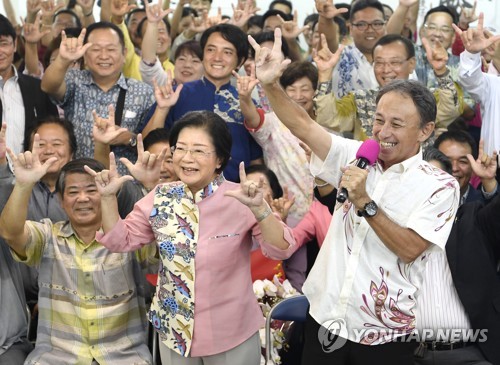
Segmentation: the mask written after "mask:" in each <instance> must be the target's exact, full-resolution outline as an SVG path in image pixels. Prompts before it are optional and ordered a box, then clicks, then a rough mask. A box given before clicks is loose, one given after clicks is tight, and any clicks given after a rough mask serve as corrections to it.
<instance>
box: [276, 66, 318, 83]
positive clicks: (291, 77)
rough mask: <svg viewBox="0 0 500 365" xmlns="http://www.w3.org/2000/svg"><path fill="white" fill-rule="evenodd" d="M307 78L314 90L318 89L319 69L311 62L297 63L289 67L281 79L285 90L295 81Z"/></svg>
mask: <svg viewBox="0 0 500 365" xmlns="http://www.w3.org/2000/svg"><path fill="white" fill-rule="evenodd" d="M303 77H307V78H308V79H309V80H311V83H312V87H313V89H314V90H316V88H317V87H318V69H317V68H316V67H315V66H314V65H313V64H312V63H311V62H309V61H295V62H292V63H291V64H289V65H288V67H287V68H286V69H285V71H283V74H282V75H281V77H280V84H281V86H282V87H283V88H284V89H285V88H286V87H287V86H290V85H292V84H293V83H294V82H295V81H297V80H299V79H301V78H303Z"/></svg>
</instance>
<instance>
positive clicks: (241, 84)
mask: <svg viewBox="0 0 500 365" xmlns="http://www.w3.org/2000/svg"><path fill="white" fill-rule="evenodd" d="M233 76H234V77H236V87H237V89H238V96H239V99H240V108H241V113H242V114H243V117H244V118H245V124H246V125H247V127H249V128H254V129H255V128H258V127H259V125H260V124H261V123H260V122H261V120H260V119H261V117H260V114H259V113H258V112H257V108H256V107H255V104H254V103H253V101H252V91H253V89H254V87H255V86H256V85H257V84H258V83H259V80H257V79H256V78H255V67H252V71H251V72H250V76H241V75H239V74H238V73H237V72H235V71H233Z"/></svg>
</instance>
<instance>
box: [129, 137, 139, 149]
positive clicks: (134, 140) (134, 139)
mask: <svg viewBox="0 0 500 365" xmlns="http://www.w3.org/2000/svg"><path fill="white" fill-rule="evenodd" d="M128 145H129V146H130V147H136V146H137V136H136V135H133V136H132V137H130V139H129V141H128Z"/></svg>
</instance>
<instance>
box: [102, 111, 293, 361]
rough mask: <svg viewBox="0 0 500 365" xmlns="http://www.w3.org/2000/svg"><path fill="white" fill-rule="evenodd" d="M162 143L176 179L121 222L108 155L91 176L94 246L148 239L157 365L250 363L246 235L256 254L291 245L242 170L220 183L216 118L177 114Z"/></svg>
mask: <svg viewBox="0 0 500 365" xmlns="http://www.w3.org/2000/svg"><path fill="white" fill-rule="evenodd" d="M170 146H172V153H173V156H172V157H173V162H174V170H175V172H176V174H177V176H178V177H179V179H180V180H181V181H179V182H172V183H166V184H160V185H158V186H157V187H156V188H155V189H154V190H153V191H151V192H150V193H149V194H148V195H147V196H146V197H144V198H143V199H142V200H140V201H139V202H138V203H137V204H136V205H135V208H134V210H133V211H132V212H131V213H130V214H129V215H128V217H127V218H126V219H124V220H121V219H119V216H118V212H117V209H116V198H115V193H116V192H117V191H118V189H119V186H120V185H121V182H122V181H123V180H126V179H128V178H127V177H119V176H118V175H117V173H116V169H115V166H114V163H113V162H114V159H113V157H112V156H111V169H110V171H104V172H101V173H94V175H95V176H96V182H97V183H98V186H99V191H100V193H101V194H102V209H103V226H102V227H103V231H104V233H105V235H104V236H103V237H100V242H101V243H102V244H103V245H105V246H106V247H108V248H109V249H110V250H111V251H118V252H123V251H133V250H137V249H138V248H140V247H142V246H144V245H146V244H148V243H149V242H151V241H153V240H156V241H157V242H158V246H159V252H160V257H161V264H160V269H159V273H158V274H159V275H158V284H157V288H156V294H155V297H154V298H153V303H152V305H151V309H150V312H149V320H150V321H151V322H152V324H153V326H154V328H155V329H156V331H157V332H158V333H159V335H160V340H161V344H160V354H161V359H162V363H164V364H221V365H223V364H228V365H229V364H249V365H250V364H252V365H253V364H259V363H260V342H259V334H258V330H259V328H260V327H261V325H262V313H261V311H260V308H259V306H258V304H257V301H256V298H255V296H254V294H253V290H252V282H251V277H250V250H251V247H252V237H255V238H256V239H257V240H258V241H259V243H260V244H261V247H262V250H263V252H264V253H265V254H267V255H268V256H272V257H274V258H276V259H283V258H286V257H287V256H289V255H290V253H291V251H293V248H294V243H295V241H294V239H293V236H292V234H291V231H290V229H289V228H288V227H286V226H285V225H284V224H283V223H282V222H281V221H280V220H279V219H278V218H276V217H275V216H274V215H273V214H272V213H271V208H270V207H269V205H268V204H267V203H266V202H265V201H264V199H263V182H262V181H259V182H253V181H251V180H247V178H246V175H245V172H244V167H243V164H241V165H240V179H241V183H240V184H239V185H238V184H235V183H231V182H228V181H226V180H225V179H224V176H223V175H222V174H221V172H222V170H223V169H224V167H225V166H226V164H227V162H228V160H229V158H230V151H231V134H230V132H229V129H228V127H227V125H226V123H225V122H224V120H223V119H222V118H221V117H219V116H218V115H217V114H215V113H213V112H209V111H199V112H190V113H188V114H186V115H185V116H184V117H183V118H181V119H180V120H179V121H178V122H177V123H175V124H174V126H173V128H172V130H171V132H170ZM159 158H160V160H161V159H162V156H161V155H160V156H159ZM155 159H156V157H155V156H154V155H153V156H151V157H150V163H151V164H152V165H153V164H154V163H155ZM234 198H236V199H234ZM240 202H241V203H243V204H244V205H243V204H241V203H240Z"/></svg>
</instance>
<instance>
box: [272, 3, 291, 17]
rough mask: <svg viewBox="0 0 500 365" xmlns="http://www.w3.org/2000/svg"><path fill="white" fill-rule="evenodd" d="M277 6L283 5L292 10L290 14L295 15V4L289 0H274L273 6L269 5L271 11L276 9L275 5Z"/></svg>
mask: <svg viewBox="0 0 500 365" xmlns="http://www.w3.org/2000/svg"><path fill="white" fill-rule="evenodd" d="M276 4H281V5H285V6H288V7H289V8H290V14H291V13H293V4H292V2H291V1H288V0H274V1H271V4H269V10H271V9H274V5H276Z"/></svg>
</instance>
